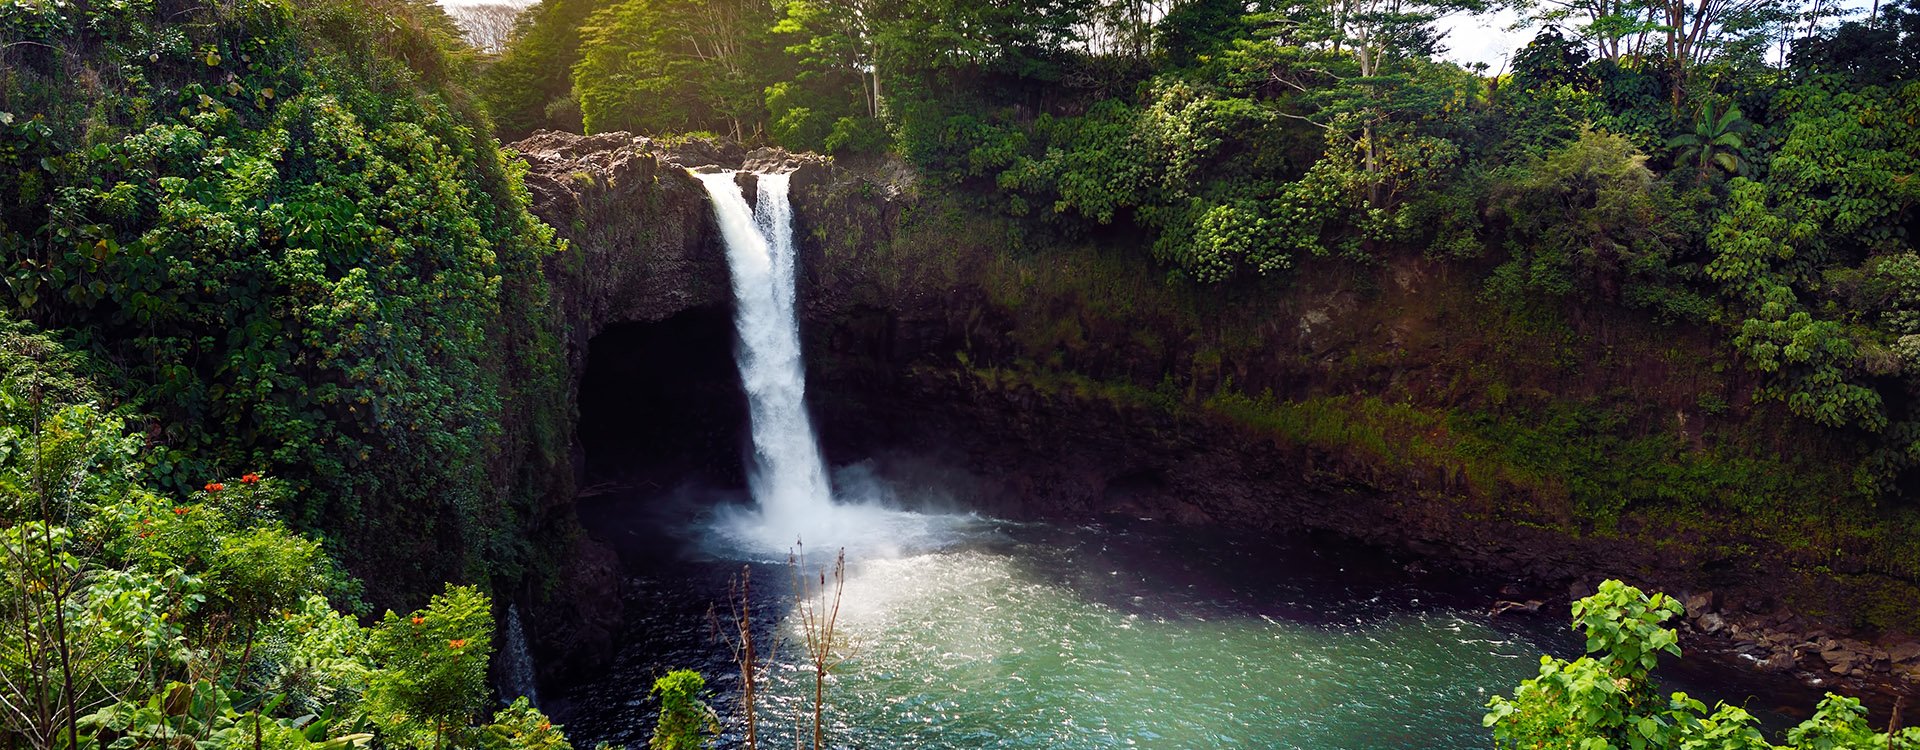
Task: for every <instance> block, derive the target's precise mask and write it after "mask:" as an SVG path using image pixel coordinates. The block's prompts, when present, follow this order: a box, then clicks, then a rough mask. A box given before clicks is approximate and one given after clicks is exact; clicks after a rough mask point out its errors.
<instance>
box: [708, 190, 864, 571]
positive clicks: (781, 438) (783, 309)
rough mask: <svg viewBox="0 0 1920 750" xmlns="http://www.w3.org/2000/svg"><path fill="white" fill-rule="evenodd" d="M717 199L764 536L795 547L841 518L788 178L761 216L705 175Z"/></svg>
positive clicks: (765, 198) (764, 194)
mask: <svg viewBox="0 0 1920 750" xmlns="http://www.w3.org/2000/svg"><path fill="white" fill-rule="evenodd" d="M695 176H697V177H699V178H700V182H701V183H702V184H704V185H705V186H706V188H707V192H708V194H710V195H711V196H712V197H713V206H714V214H715V216H716V218H717V219H718V220H719V224H720V234H721V238H722V239H723V240H724V241H725V242H726V246H727V267H728V268H729V270H730V271H731V272H732V275H733V296H734V329H735V333H736V335H737V336H738V347H737V350H736V352H735V360H736V362H737V364H738V365H739V368H740V382H741V385H742V386H743V388H744V389H745V391H746V394H747V414H748V419H749V421H750V423H751V424H750V427H751V430H752V435H753V465H752V467H751V468H750V470H749V472H748V474H749V476H748V483H749V488H750V489H751V490H752V493H753V499H754V501H755V502H756V503H758V504H759V506H760V516H761V517H760V519H759V525H760V527H761V531H762V532H763V533H762V534H761V536H766V537H772V536H774V535H778V536H785V537H786V538H785V539H784V540H780V539H778V538H769V539H768V541H771V542H774V543H776V544H791V543H792V541H793V536H792V535H799V534H801V532H803V531H805V530H806V529H808V528H810V527H814V526H815V525H816V524H818V523H819V522H820V521H821V520H822V519H824V518H826V517H828V516H830V515H832V512H833V508H834V505H833V493H832V490H831V489H830V488H829V485H828V480H827V468H826V464H825V463H824V462H823V461H822V460H821V458H820V446H819V444H818V442H817V441H816V440H815V439H814V434H813V422H812V420H811V419H810V418H809V417H808V416H807V405H806V392H807V383H806V372H805V367H804V366H803V362H802V360H801V355H800V327H799V324H798V321H797V320H796V319H795V315H794V245H793V207H792V205H791V204H790V203H789V202H788V200H787V186H788V176H787V175H784V174H762V175H757V177H758V193H759V201H758V203H759V206H758V209H757V210H756V209H754V208H750V207H748V205H747V200H746V197H745V196H744V195H743V194H742V192H741V190H740V185H739V183H737V182H735V181H734V177H735V175H734V174H733V173H730V172H723V173H712V174H697V175H695Z"/></svg>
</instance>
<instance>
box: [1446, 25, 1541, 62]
mask: <svg viewBox="0 0 1920 750" xmlns="http://www.w3.org/2000/svg"><path fill="white" fill-rule="evenodd" d="M1516 18H1517V16H1515V15H1514V12H1513V11H1512V10H1505V9H1503V10H1500V11H1498V12H1495V13H1487V14H1485V15H1479V16H1474V15H1468V14H1466V13H1458V14H1455V15H1451V16H1448V17H1446V18H1443V19H1441V20H1440V28H1441V30H1442V31H1445V32H1446V33H1447V36H1446V41H1444V42H1443V43H1442V44H1444V45H1445V46H1446V48H1447V51H1446V53H1445V54H1443V55H1441V56H1442V57H1445V58H1447V59H1448V60H1452V61H1454V62H1456V63H1459V64H1461V65H1472V64H1473V63H1486V64H1487V73H1488V74H1493V73H1499V72H1500V71H1501V70H1502V69H1503V68H1504V67H1505V65H1506V62H1507V58H1508V57H1509V56H1511V55H1512V54H1513V53H1514V51H1515V50H1518V49H1520V48H1521V47H1523V46H1526V44H1527V42H1528V41H1530V40H1532V39H1533V32H1534V30H1533V29H1522V30H1520V31H1508V30H1507V27H1509V26H1512V25H1513V22H1514V20H1515V19H1516Z"/></svg>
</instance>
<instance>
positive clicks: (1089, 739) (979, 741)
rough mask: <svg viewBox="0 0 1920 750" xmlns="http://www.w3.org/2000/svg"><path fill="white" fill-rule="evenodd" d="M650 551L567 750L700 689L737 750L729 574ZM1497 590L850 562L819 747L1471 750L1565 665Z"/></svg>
mask: <svg viewBox="0 0 1920 750" xmlns="http://www.w3.org/2000/svg"><path fill="white" fill-rule="evenodd" d="M640 526H643V527H648V528H654V527H652V526H650V525H648V524H640ZM595 527H596V526H594V525H590V528H595ZM603 532H604V529H603ZM650 533H666V534H667V535H668V536H672V535H673V534H674V532H658V531H657V529H656V530H655V531H654V532H648V531H646V530H644V529H643V530H641V531H635V532H630V534H637V535H638V536H632V537H631V538H629V539H628V540H627V542H626V543H625V547H626V551H627V552H628V564H629V566H630V579H629V581H628V584H629V587H630V592H629V596H628V611H629V612H630V613H631V615H630V618H629V620H630V621H629V623H628V626H627V631H626V633H625V634H624V640H625V645H624V647H623V648H622V651H621V654H620V656H619V658H618V659H617V660H616V662H615V663H614V664H613V665H611V667H610V673H609V674H608V675H607V676H606V677H603V678H601V679H598V680H596V681H594V682H591V683H588V684H583V685H576V686H572V687H571V688H570V689H565V690H561V691H552V692H560V693H562V694H563V697H561V698H559V699H557V701H556V703H555V705H554V706H552V707H550V708H551V709H552V710H554V711H555V713H556V714H557V715H558V716H560V717H561V718H562V720H563V721H564V722H566V724H567V727H568V729H569V731H570V732H571V733H572V734H573V736H574V737H575V739H576V743H575V744H576V745H578V746H586V747H590V746H592V744H593V743H594V742H597V741H607V742H613V743H618V744H625V745H627V746H628V747H644V746H645V744H646V739H647V735H648V733H649V732H650V731H651V728H652V725H653V717H652V711H653V706H652V704H651V703H650V702H649V701H648V700H647V698H646V693H647V687H648V685H650V684H651V681H652V679H653V678H654V677H657V676H659V675H660V674H664V673H665V672H666V671H667V670H669V669H674V668H694V669H699V670H701V671H702V672H703V673H704V674H706V675H707V677H708V679H709V681H710V684H711V686H712V687H713V690H714V694H713V700H712V703H713V704H714V706H715V707H716V709H717V710H719V712H720V713H721V715H722V717H723V718H724V719H725V720H726V721H727V724H728V732H727V735H726V736H725V737H723V738H722V742H721V743H720V745H721V746H722V747H737V746H739V742H738V741H739V736H740V733H739V729H740V727H739V716H740V710H739V706H738V705H737V702H738V695H737V694H738V684H737V683H738V677H737V672H735V671H734V667H733V665H732V663H731V662H730V660H729V659H730V656H729V652H728V650H727V648H726V646H724V645H723V644H720V643H718V642H716V641H714V640H713V638H712V636H711V633H712V632H713V630H712V627H711V625H710V624H709V621H708V619H707V610H708V607H709V606H710V605H718V606H721V607H723V608H724V602H725V597H726V593H725V592H726V587H727V580H728V578H729V577H731V576H732V575H734V574H736V573H738V571H739V570H740V567H741V565H742V564H741V563H739V562H731V561H727V560H725V559H724V558H723V557H720V556H716V555H714V554H712V553H711V551H705V550H703V549H702V548H701V547H700V546H699V545H697V544H685V545H676V544H675V543H674V542H672V541H671V540H670V539H664V538H660V537H656V536H649V534H650ZM819 566H820V560H815V561H813V562H812V563H811V564H809V566H808V567H809V569H810V570H817V568H818V567H819ZM750 567H751V569H752V570H753V577H754V581H755V586H756V591H757V592H758V594H759V596H758V597H757V600H756V612H755V620H756V622H758V623H759V626H760V627H759V631H760V636H759V638H760V642H761V644H762V649H763V651H764V649H765V644H767V643H773V642H777V653H776V658H775V659H774V660H773V662H772V663H771V666H770V669H769V677H768V679H767V683H766V685H764V686H763V696H764V697H763V702H762V704H761V708H760V711H761V719H762V722H761V729H760V731H761V737H762V746H763V747H768V748H787V747H793V746H794V744H793V733H794V728H795V727H796V726H799V725H803V724H810V722H811V716H810V713H809V708H808V702H807V700H806V699H805V696H810V695H811V692H812V685H813V672H812V669H811V667H810V666H808V665H807V660H806V658H805V655H804V654H803V653H802V649H801V648H800V646H799V645H798V640H799V639H798V626H797V624H796V618H795V614H796V612H797V607H799V606H800V605H799V604H798V603H797V602H796V600H795V598H794V596H793V595H792V593H791V592H792V590H793V586H792V585H791V581H792V578H793V573H792V571H791V570H790V569H789V568H788V566H785V565H780V564H772V563H753V564H751V566H750ZM810 575H817V573H810ZM816 580H817V578H816ZM1495 588H1497V587H1496V586H1493V585H1491V584H1489V583H1487V582H1483V581H1471V580H1469V581H1462V580H1456V579H1454V578H1452V577H1450V576H1448V575H1445V574H1435V573H1426V572H1424V571H1420V570H1419V569H1418V568H1417V567H1414V568H1413V570H1412V571H1411V572H1410V571H1409V570H1407V569H1404V566H1403V564H1402V563H1401V562H1399V561H1395V560H1390V559H1387V557H1386V556H1384V555H1383V554H1381V553H1379V552H1377V551H1375V550H1372V549H1369V548H1364V547H1355V546H1352V545H1347V544H1342V543H1339V542H1316V541H1313V540H1309V539H1301V538H1270V537H1265V536H1262V535H1257V534H1233V533H1208V532H1196V531H1192V530H1186V529H1179V528H1170V527H1164V526H1161V525H1158V524H1151V523H1127V524H1118V525H1099V526H1073V527H1061V526H1050V525H1044V524H1002V523H997V522H986V521H977V520H975V521H965V522H961V523H959V524H958V525H957V527H956V528H954V529H950V530H949V532H948V533H947V535H946V538H944V539H943V540H942V541H941V542H940V543H939V544H935V545H932V546H931V547H923V548H922V549H921V550H920V551H917V552H914V551H909V552H894V553H892V556H889V557H872V558H868V559H860V558H858V557H857V556H855V557H850V561H849V565H848V574H847V580H846V589H845V594H844V599H843V603H842V609H841V613H840V616H839V620H838V625H839V628H840V632H841V634H842V636H843V639H842V646H843V648H842V650H841V654H842V655H843V656H844V658H845V661H844V663H842V664H841V665H840V666H839V667H838V668H837V669H835V670H833V671H832V673H831V675H830V677H829V684H828V688H827V692H828V702H829V704H830V705H829V707H828V709H827V724H828V727H829V728H828V735H829V739H830V744H831V745H832V746H834V747H845V748H870V749H880V748H1066V749H1072V748H1124V747H1150V748H1222V747H1246V748H1316V749H1318V748H1352V749H1356V750H1358V749H1362V748H1433V749H1436V750H1444V749H1448V748H1484V747H1487V746H1488V743H1489V740H1488V738H1487V735H1486V733H1485V730H1484V729H1483V728H1482V727H1481V725H1480V717H1481V715H1482V713H1483V708H1482V707H1483V706H1484V705H1485V703H1486V701H1487V699H1488V698H1489V697H1490V696H1492V695H1494V694H1496V693H1505V692H1509V691H1511V690H1512V687H1513V686H1514V685H1515V684H1516V683H1518V682H1519V681H1520V680H1521V679H1524V678H1526V677H1529V676H1531V675H1532V674H1533V673H1534V672H1535V671H1536V669H1537V666H1538V659H1539V655H1540V654H1541V653H1542V652H1543V651H1552V652H1554V653H1558V654H1561V655H1568V654H1569V653H1570V651H1571V650H1572V649H1574V648H1577V644H1575V642H1574V641H1573V639H1572V637H1571V633H1570V632H1569V631H1567V629H1566V624H1565V623H1566V620H1565V616H1564V612H1561V611H1558V610H1560V609H1561V608H1563V606H1564V605H1560V604H1555V605H1551V606H1550V607H1549V608H1548V609H1551V610H1556V611H1552V612H1549V613H1544V614H1542V615H1538V616H1519V617H1515V616H1511V615H1509V616H1505V617H1502V618H1501V619H1498V620H1493V619H1489V618H1488V617H1487V616H1486V614H1485V612H1486V609H1485V608H1486V606H1487V605H1489V604H1491V603H1492V601H1493V600H1494V598H1495V597H1497V594H1495V593H1494V591H1493V590H1494V589H1495ZM1677 687H1684V688H1686V689H1689V690H1690V691H1691V692H1695V693H1703V692H1704V693H1707V694H1711V693H1712V692H1713V691H1711V690H1706V691H1703V690H1701V689H1700V688H1699V686H1697V685H1694V686H1677Z"/></svg>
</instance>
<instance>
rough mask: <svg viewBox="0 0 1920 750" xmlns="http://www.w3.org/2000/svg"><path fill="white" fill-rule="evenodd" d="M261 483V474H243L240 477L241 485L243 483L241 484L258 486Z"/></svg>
mask: <svg viewBox="0 0 1920 750" xmlns="http://www.w3.org/2000/svg"><path fill="white" fill-rule="evenodd" d="M259 481H260V475H259V474H242V475H240V483H241V484H257V483H259Z"/></svg>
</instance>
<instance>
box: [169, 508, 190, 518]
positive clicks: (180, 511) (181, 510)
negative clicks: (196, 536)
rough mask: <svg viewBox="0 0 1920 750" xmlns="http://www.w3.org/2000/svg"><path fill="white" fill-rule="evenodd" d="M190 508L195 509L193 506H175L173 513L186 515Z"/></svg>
mask: <svg viewBox="0 0 1920 750" xmlns="http://www.w3.org/2000/svg"><path fill="white" fill-rule="evenodd" d="M189 510H193V509H192V508H185V507H182V508H174V509H173V514H174V515H176V516H184V515H186V514H187V511H189Z"/></svg>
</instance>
